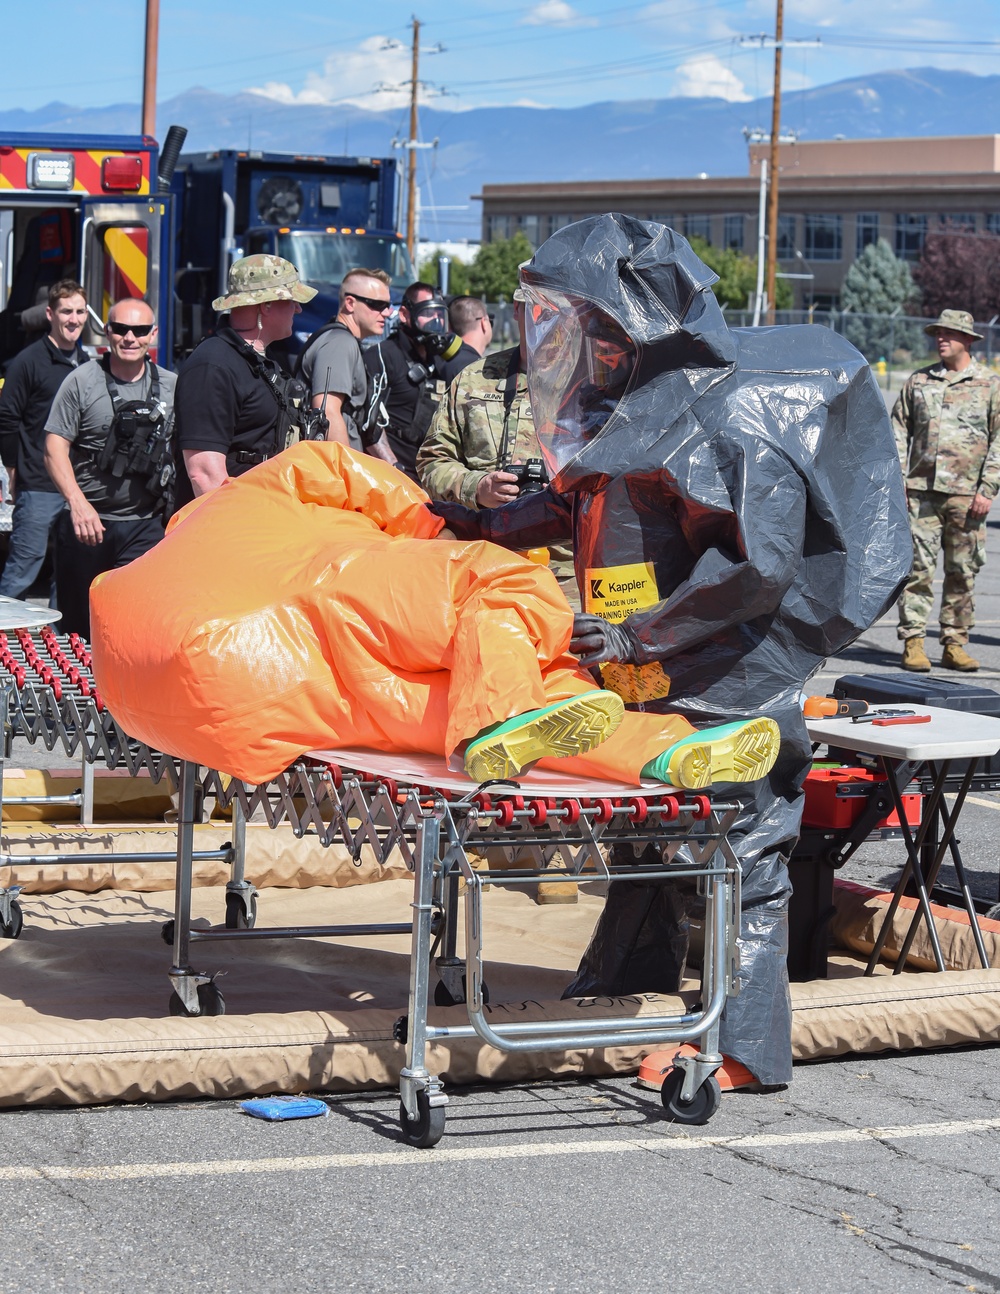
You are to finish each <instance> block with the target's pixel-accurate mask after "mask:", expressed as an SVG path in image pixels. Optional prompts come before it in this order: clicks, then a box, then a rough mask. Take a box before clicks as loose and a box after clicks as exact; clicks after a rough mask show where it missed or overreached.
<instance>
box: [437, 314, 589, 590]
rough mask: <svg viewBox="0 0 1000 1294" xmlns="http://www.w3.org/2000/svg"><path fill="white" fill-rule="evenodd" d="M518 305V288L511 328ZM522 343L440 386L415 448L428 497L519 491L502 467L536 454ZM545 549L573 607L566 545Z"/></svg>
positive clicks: (499, 495) (496, 500)
mask: <svg viewBox="0 0 1000 1294" xmlns="http://www.w3.org/2000/svg"><path fill="white" fill-rule="evenodd" d="M519 298H520V300H519ZM523 312H524V305H523V297H522V296H521V292H520V289H518V291H517V292H516V293H515V296H514V317H515V319H516V320H517V324H518V327H519V328H520V327H521V325H522V322H523ZM522 335H523V333H522ZM522 347H523V342H522V343H521V346H512V347H510V349H509V350H501V351H495V352H494V353H493V354H492V355H487V356H485V357H484V358H483V359H481V360H480V361H479V362H478V363H476V364H470V365H469V367H468V368H466V369H464V370H463V371H462V372H461V373H460V374H459V375H458V377H457V378H455V380H454V381H453V382H452V384H451V386H450V387H449V388H448V396H447V399H445V400H442V402H441V404H440V405H439V407H438V411H437V414H436V415H435V417H434V421H433V423H432V424H431V429H430V431H429V432H428V434H427V438H426V440H425V441H424V443H423V444H422V445H421V447H420V449H419V450H418V452H417V475H418V476H419V478H420V484H421V485H422V486H423V487H424V489H425V490H426V491H427V493H428V494H429V495H430V496H431V498H432V499H443V500H445V501H447V502H450V503H461V504H463V505H464V506H465V507H466V508H472V509H473V511H478V510H479V509H480V508H497V507H500V506H502V505H503V504H504V503H510V502H511V501H512V500H513V499H516V498H517V496H518V493H519V490H518V484H517V478H516V477H515V476H514V475H513V474H512V473H510V472H507V471H504V468H505V467H506V466H507V465H508V464H511V463H527V462H529V461H530V460H531V459H537V460H539V461H540V460H541V457H542V451H541V447H540V445H539V443H538V437H537V436H536V434H535V424H534V422H533V421H532V417H531V406H530V404H529V403H528V381H527V378H526V376H525V373H524V355H523V351H522ZM510 384H513V390H511V387H510ZM505 440H506V445H505V444H504V441H505ZM501 454H503V462H502V463H501V461H500V459H501ZM550 557H551V560H552V567H553V570H554V572H555V575H556V577H557V579H558V580H559V583H560V585H562V588H563V592H564V593H565V594H566V595H567V597H568V598H569V600H570V603H571V604H572V605H573V606H574V609H576V610H579V605H578V595H577V590H576V582H575V576H574V573H573V565H572V563H573V555H572V552H571V551H570V549H569V548H565V547H560V548H553V549H552V550H551V551H550Z"/></svg>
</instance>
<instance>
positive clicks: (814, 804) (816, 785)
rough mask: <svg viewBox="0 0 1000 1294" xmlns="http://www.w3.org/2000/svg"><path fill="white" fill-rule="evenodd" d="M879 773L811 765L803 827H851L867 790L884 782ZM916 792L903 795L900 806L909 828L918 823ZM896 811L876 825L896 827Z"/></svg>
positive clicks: (857, 815) (806, 784)
mask: <svg viewBox="0 0 1000 1294" xmlns="http://www.w3.org/2000/svg"><path fill="white" fill-rule="evenodd" d="M884 781H885V778H884V777H883V776H882V775H881V774H880V773H872V772H869V770H868V769H867V768H813V769H812V770H811V771H810V772H809V773H807V774H806V782H805V792H806V803H805V808H804V809H803V811H802V825H803V826H804V827H827V828H831V827H832V828H841V827H850V826H853V824H854V823H855V822H856V821H857V820H858V818H859V817H860V816H861V814H862V811H863V810H864V807H865V804H866V803H867V797H868V790H869V788H870V787H871V786H872V785H873V784H874V783H875V782H884ZM921 798H922V797H921V796H920V794H919V793H913V794H904V796H903V806H904V808H905V810H906V821H907V822H908V823H909V824H910V826H911V827H916V826H918V825H919V824H920V801H921ZM898 826H899V814H898V813H897V812H896V811H895V809H894V810H893V811H892V812H891V813H890V814H889V816H888V817H886V818H881V819H880V820H879V821H878V822H877V823H876V824H875V829H876V830H877V829H878V828H879V827H898Z"/></svg>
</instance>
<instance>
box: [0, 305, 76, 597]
mask: <svg viewBox="0 0 1000 1294" xmlns="http://www.w3.org/2000/svg"><path fill="white" fill-rule="evenodd" d="M45 313H46V316H47V318H48V321H49V331H48V334H47V335H46V336H45V337H40V338H39V339H38V341H36V342H32V343H31V345H30V346H26V347H25V348H24V350H22V351H20V352H19V353H18V354H17V355H16V356H15V357H14V359H13V360H12V361H11V363H10V364H9V366H8V368H7V380H6V381H5V382H4V384H3V390H2V391H0V453H2V455H3V461H4V464H5V466H6V467H7V468H8V470H9V471H10V474H11V476H10V479H11V485H12V487H13V491H14V519H13V529H12V531H11V536H10V550H9V551H8V554H7V561H6V564H5V565H4V568H3V578H2V579H0V596H3V597H8V598H20V597H23V596H24V595H25V594H26V593H27V592H28V590H29V589H30V588H31V586H32V585H33V584H34V582H35V580H36V578H37V577H38V573H39V571H40V570H41V569H42V563H43V562H44V561H45V553H46V550H47V548H48V543H49V536H50V534H53V533H54V532H55V524H56V521H57V520H58V518H59V514H60V513H61V512H62V511H63V510H64V508H65V507H66V503H65V500H64V499H63V497H62V495H61V494H60V493H59V491H58V490H57V489H56V487H55V486H54V485H53V483H52V480H51V479H50V477H49V474H48V472H47V471H46V470H45V421H46V419H47V418H48V416H49V411H50V410H51V408H52V401H53V400H54V399H55V396H56V392H57V391H58V390H59V388H60V387H61V386H62V384H63V382H64V381H65V380H66V378H67V377H69V375H70V374H71V373H72V372H73V370H74V369H75V368H76V367H77V366H78V365H79V364H82V363H86V362H87V360H88V359H89V356H88V355H87V353H86V351H84V350H83V348H82V347H81V345H80V335H81V334H82V332H83V329H84V325H85V324H86V322H87V296H86V293H85V292H84V290H83V288H82V287H81V286H80V284H79V283H77V282H76V281H75V280H73V279H62V280H60V282H58V283H55V284H53V286H52V287H51V288H50V289H49V300H48V306H47V308H46V312H45ZM51 601H52V605H53V606H54V605H55V586H54V585H53V587H52V598H51Z"/></svg>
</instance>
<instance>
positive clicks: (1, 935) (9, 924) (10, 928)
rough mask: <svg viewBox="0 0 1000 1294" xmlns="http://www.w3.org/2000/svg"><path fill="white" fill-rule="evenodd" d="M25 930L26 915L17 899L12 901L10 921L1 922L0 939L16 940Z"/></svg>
mask: <svg viewBox="0 0 1000 1294" xmlns="http://www.w3.org/2000/svg"><path fill="white" fill-rule="evenodd" d="M23 929H24V913H23V912H22V911H21V905H20V903H18V901H17V899H11V901H10V920H9V921H0V939H16V938H17V937H18V935H20V933H21V931H22V930H23Z"/></svg>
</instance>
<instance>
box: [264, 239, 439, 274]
mask: <svg viewBox="0 0 1000 1294" xmlns="http://www.w3.org/2000/svg"><path fill="white" fill-rule="evenodd" d="M278 255H279V256H284V258H285V259H286V260H289V261H291V262H292V264H293V265H294V266H295V268H296V269H297V270H298V272H299V274H300V275H301V277H302V279H303V280H304V281H305V282H306V283H311V284H313V285H314V286H315V285H316V284H318V283H328V284H333V285H337V284H339V283H340V281H341V279H342V278H343V277H344V275H345V274H346V273H347V271H348V270H353V269H355V268H356V267H358V266H364V267H365V269H369V270H385V271H386V273H387V274H388V275H389V277H390V279H391V280H392V286H393V287H394V288H405V287H408V286H409V284H411V283H412V282H413V280H414V278H415V277H416V276H415V275H414V273H413V266H412V265H411V264H410V258H409V256H408V255H407V252H406V244H405V243H401V242H399V241H398V240H397V239H395V238H386V237H379V236H378V235H374V234H332V233H313V232H309V231H305V230H303V232H302V233H294V234H279V235H278Z"/></svg>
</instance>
